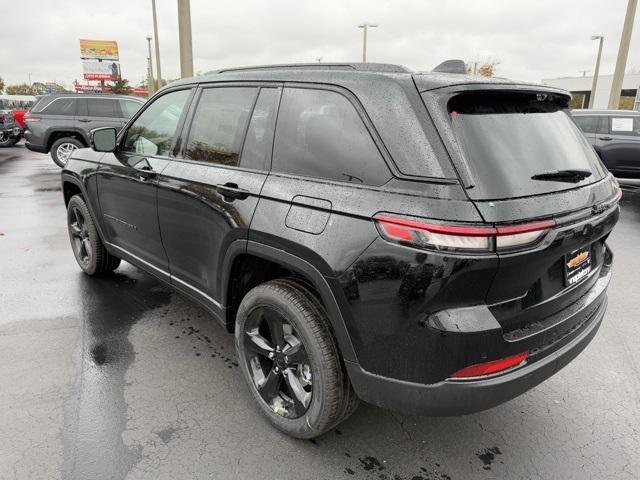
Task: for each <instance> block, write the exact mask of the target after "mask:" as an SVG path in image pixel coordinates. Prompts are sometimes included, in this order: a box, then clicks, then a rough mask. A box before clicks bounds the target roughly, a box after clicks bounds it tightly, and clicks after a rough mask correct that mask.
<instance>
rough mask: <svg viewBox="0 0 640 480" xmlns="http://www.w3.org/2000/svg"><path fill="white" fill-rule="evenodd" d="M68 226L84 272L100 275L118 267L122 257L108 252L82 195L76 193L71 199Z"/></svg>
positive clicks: (72, 244) (75, 254) (74, 252)
mask: <svg viewBox="0 0 640 480" xmlns="http://www.w3.org/2000/svg"><path fill="white" fill-rule="evenodd" d="M67 228H68V230H69V240H70V242H71V249H72V250H73V255H74V256H75V257H76V261H77V262H78V265H79V266H80V268H81V269H82V271H83V272H84V273H86V274H87V275H92V276H93V275H100V274H104V273H109V272H112V271H113V270H115V269H116V268H118V266H119V265H120V259H119V258H118V257H114V256H113V255H111V254H110V253H109V252H107V249H106V248H105V247H104V244H103V243H102V240H101V239H100V235H98V230H97V229H96V226H95V224H94V223H93V219H92V218H91V214H90V213H89V209H88V208H87V204H86V203H85V202H84V199H83V198H82V197H81V196H80V195H74V196H73V197H71V200H69V205H68V206H67Z"/></svg>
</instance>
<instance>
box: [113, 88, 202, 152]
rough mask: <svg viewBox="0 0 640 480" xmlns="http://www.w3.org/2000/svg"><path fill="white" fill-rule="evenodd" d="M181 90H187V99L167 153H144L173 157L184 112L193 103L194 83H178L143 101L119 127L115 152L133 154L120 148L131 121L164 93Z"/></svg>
mask: <svg viewBox="0 0 640 480" xmlns="http://www.w3.org/2000/svg"><path fill="white" fill-rule="evenodd" d="M183 90H188V91H189V95H188V96H187V100H186V101H185V104H184V108H183V109H182V113H181V114H180V118H179V119H178V125H176V132H175V134H174V135H173V139H172V140H171V147H170V148H169V152H170V153H169V155H145V156H146V157H152V158H164V159H172V158H174V154H175V148H176V143H177V142H178V140H179V139H181V138H182V129H183V127H184V121H185V118H186V116H187V115H186V114H187V113H188V111H189V110H190V109H191V104H192V103H193V97H194V94H195V90H196V85H193V84H190V85H180V86H178V87H175V88H170V89H168V90H163V91H162V92H159V93H158V94H156V95H154V96H153V97H152V98H150V99H149V101H147V102H146V103H143V104H142V107H141V108H140V109H139V110H138V111H137V112H136V114H135V115H134V116H133V117H131V118H130V119H129V121H128V122H127V124H126V125H125V126H124V127H122V129H120V132H118V136H117V137H116V145H117V148H116V152H117V153H120V154H122V155H133V153H132V152H125V151H124V150H122V146H123V145H122V142H123V141H124V140H125V139H126V138H127V133H129V129H130V128H131V126H132V125H133V123H134V122H135V121H136V120H137V119H138V117H140V115H142V114H143V113H144V112H146V111H147V109H148V108H150V107H151V105H153V104H154V103H155V102H156V101H157V100H158V99H159V98H160V97H164V96H165V95H168V94H170V93H174V92H179V91H183Z"/></svg>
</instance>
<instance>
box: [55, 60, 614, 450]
mask: <svg viewBox="0 0 640 480" xmlns="http://www.w3.org/2000/svg"><path fill="white" fill-rule="evenodd" d="M442 70H447V71H449V72H450V71H451V70H453V71H455V72H457V71H462V72H464V65H460V63H455V62H454V63H450V62H449V63H446V64H444V67H440V68H437V69H436V71H435V72H431V73H412V72H411V71H409V70H407V69H405V68H403V67H398V66H394V65H378V64H347V65H343V64H334V65H328V64H322V65H317V64H316V65H290V66H271V67H256V68H244V69H232V70H223V71H218V72H211V73H208V74H206V75H203V76H199V77H196V78H190V79H185V80H181V81H179V82H177V83H174V84H172V85H171V86H170V87H166V88H164V89H162V90H161V91H160V92H158V93H157V94H156V95H155V96H154V97H153V98H152V99H151V100H149V101H148V103H147V104H146V105H145V107H144V108H143V109H142V110H141V111H140V112H138V113H137V114H136V115H135V116H134V118H133V119H132V120H131V121H130V122H129V123H128V125H127V126H126V127H125V128H124V129H123V130H122V131H121V132H120V133H119V134H118V135H117V137H116V129H111V128H106V129H97V130H95V131H93V133H92V147H93V149H81V150H76V151H74V152H73V154H72V155H71V157H70V160H69V163H68V164H67V166H66V167H65V169H64V170H63V172H62V182H63V191H64V201H65V203H66V205H67V209H68V227H69V234H70V239H71V243H72V247H73V251H74V253H75V256H76V259H77V261H78V263H79V265H80V267H81V268H82V269H83V270H84V271H85V272H86V273H87V274H89V275H96V274H102V273H106V272H109V271H111V270H113V269H115V268H117V266H118V264H119V262H120V259H123V260H126V261H128V262H130V263H132V264H134V265H136V266H138V267H140V268H142V269H144V270H146V271H147V272H148V273H150V274H152V275H154V276H156V277H157V278H158V279H160V280H162V281H163V282H166V283H167V284H169V285H171V286H172V287H173V288H175V290H177V291H179V292H182V293H183V294H185V295H187V296H188V297H190V298H192V299H194V300H196V301H197V302H199V303H201V304H202V305H203V306H205V307H206V308H207V309H208V310H209V311H210V312H211V313H212V314H213V316H214V317H215V318H217V319H218V320H219V321H220V322H221V323H222V325H224V326H225V327H226V328H227V329H228V330H229V332H235V340H236V348H237V353H238V359H239V363H240V366H241V369H242V372H243V374H244V376H245V377H246V380H247V382H248V385H249V388H250V390H251V393H252V395H253V396H254V398H255V400H256V402H257V404H258V406H259V408H260V410H261V411H262V412H263V413H264V415H266V416H267V417H268V418H269V420H270V421H271V422H272V423H273V424H274V425H275V426H276V427H277V428H279V429H281V430H283V431H284V432H287V433H288V434H290V435H293V436H296V437H301V438H309V437H313V436H316V435H319V434H321V433H323V432H325V431H327V430H328V429H331V428H332V427H334V426H335V425H337V424H338V423H340V422H341V421H342V420H344V419H345V418H347V417H348V416H349V415H350V414H351V413H352V412H353V411H354V409H355V408H356V406H357V404H358V399H362V400H365V401H367V402H371V403H373V404H375V405H379V406H382V407H386V408H391V409H395V410H398V411H403V412H408V413H414V414H427V415H457V414H465V413H470V412H476V411H479V410H483V409H487V408H490V407H492V406H494V405H497V404H499V403H501V402H504V401H506V400H509V399H511V398H513V397H515V396H517V395H519V394H521V393H523V392H526V391H527V390H529V389H530V388H532V387H534V386H535V385H537V384H538V383H540V382H541V381H543V380H544V379H546V378H547V377H549V376H550V375H553V374H554V373H556V372H557V371H558V370H559V369H560V368H562V367H563V366H564V365H566V364H567V363H569V362H570V361H571V360H572V359H573V358H574V357H575V356H576V355H577V354H578V353H579V352H580V351H581V350H582V349H583V348H585V346H586V345H587V344H588V343H589V342H590V341H591V339H592V338H593V337H594V335H595V333H596V331H597V330H598V327H599V326H600V323H601V320H602V318H603V315H604V312H605V308H606V304H607V297H606V289H607V285H608V283H609V279H610V275H611V261H612V254H611V251H610V250H609V249H608V247H607V245H606V243H605V241H606V239H607V237H608V236H609V233H610V232H611V229H612V228H613V226H614V224H615V223H616V221H617V219H618V215H619V209H618V199H619V197H620V190H619V188H618V185H617V183H616V181H615V180H614V178H613V177H612V176H611V175H610V174H609V173H608V172H607V171H606V169H605V168H604V167H603V165H602V164H601V162H600V160H599V159H598V157H597V156H596V154H595V153H594V152H593V149H592V148H591V147H590V146H589V144H588V143H587V141H586V140H585V138H584V136H583V135H582V133H581V132H580V130H579V129H578V128H577V127H576V125H575V124H574V122H573V121H572V120H571V119H570V117H569V114H568V111H567V105H568V102H569V95H568V94H567V93H566V92H565V91H562V90H558V89H554V88H549V87H544V86H539V85H528V84H518V83H514V82H510V81H507V80H504V79H494V80H491V79H485V78H475V77H468V76H465V75H464V74H459V73H444V72H442ZM596 381H597V380H596Z"/></svg>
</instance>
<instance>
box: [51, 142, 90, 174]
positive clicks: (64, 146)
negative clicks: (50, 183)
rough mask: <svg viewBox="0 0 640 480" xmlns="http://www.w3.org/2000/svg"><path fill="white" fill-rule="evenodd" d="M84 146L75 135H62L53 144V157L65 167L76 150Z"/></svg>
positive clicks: (58, 163) (60, 165) (61, 166)
mask: <svg viewBox="0 0 640 480" xmlns="http://www.w3.org/2000/svg"><path fill="white" fill-rule="evenodd" d="M78 148H84V145H83V143H82V142H81V141H80V140H77V139H75V138H73V137H62V138H59V139H58V140H56V141H55V142H53V144H52V145H51V158H52V159H53V161H54V162H55V163H56V165H58V166H59V167H60V168H64V167H65V166H66V165H67V162H68V161H69V156H70V155H71V154H72V153H73V151H74V150H77V149H78Z"/></svg>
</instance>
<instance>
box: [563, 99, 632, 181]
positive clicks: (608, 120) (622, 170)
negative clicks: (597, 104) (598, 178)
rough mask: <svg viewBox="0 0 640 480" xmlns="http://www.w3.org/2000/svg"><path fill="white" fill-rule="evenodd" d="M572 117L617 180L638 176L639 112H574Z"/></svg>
mask: <svg viewBox="0 0 640 480" xmlns="http://www.w3.org/2000/svg"><path fill="white" fill-rule="evenodd" d="M571 115H572V116H573V118H574V119H575V121H576V123H577V124H578V126H579V127H580V128H581V129H582V131H583V132H584V134H585V136H586V137H587V140H589V142H590V143H591V145H593V148H594V149H595V150H596V152H597V153H598V155H599V156H600V158H601V159H602V162H603V163H604V165H605V166H606V167H607V169H609V171H610V172H611V173H613V174H614V175H615V176H617V177H636V178H637V177H640V112H636V111H635V110H573V111H572V112H571Z"/></svg>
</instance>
